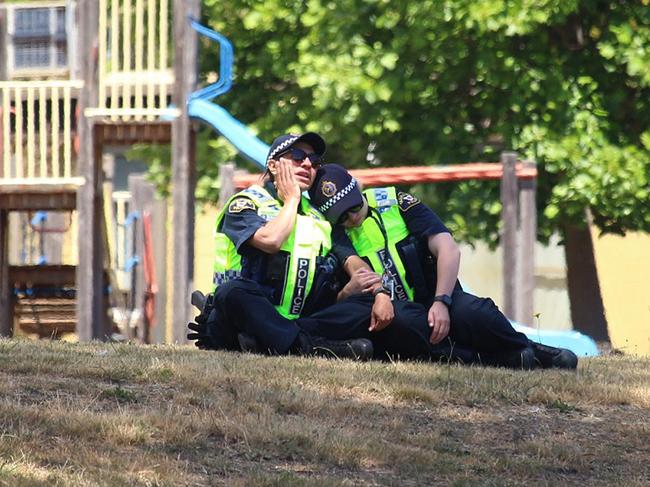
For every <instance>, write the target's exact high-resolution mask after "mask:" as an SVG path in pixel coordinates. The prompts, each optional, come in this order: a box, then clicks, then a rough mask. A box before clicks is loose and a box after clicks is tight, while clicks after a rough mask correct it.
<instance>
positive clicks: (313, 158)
mask: <svg viewBox="0 0 650 487" xmlns="http://www.w3.org/2000/svg"><path fill="white" fill-rule="evenodd" d="M287 154H290V155H291V159H293V160H294V161H295V162H302V161H304V160H305V159H309V162H311V166H312V167H319V166H320V165H321V164H322V163H323V158H322V157H321V156H320V155H318V154H316V153H315V152H312V153H311V154H307V153H306V152H305V151H304V150H302V149H297V148H293V149H290V150H288V151H286V152H283V153H282V154H280V155H279V156H278V157H282V156H286V155H287Z"/></svg>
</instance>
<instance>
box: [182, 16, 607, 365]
mask: <svg viewBox="0 0 650 487" xmlns="http://www.w3.org/2000/svg"><path fill="white" fill-rule="evenodd" d="M190 22H191V24H192V27H194V28H195V29H196V30H197V32H199V34H201V35H204V36H206V37H209V38H210V39H212V40H214V41H217V42H218V43H219V46H220V49H221V56H220V57H221V66H220V69H221V71H220V77H219V81H217V83H214V84H212V85H209V86H206V87H205V88H203V89H201V90H199V91H196V92H194V93H192V94H191V95H190V97H189V100H188V112H189V115H190V117H193V118H196V119H198V120H202V121H203V122H205V123H207V124H208V125H210V126H211V127H212V128H214V129H215V130H216V131H217V132H218V133H220V134H221V135H223V136H224V137H225V138H226V140H228V142H230V143H231V144H232V145H233V146H234V147H235V148H236V149H237V150H238V151H239V152H240V153H241V154H242V155H244V156H246V157H247V158H248V159H250V160H251V161H253V162H256V163H257V164H258V165H259V166H260V167H261V168H262V169H265V168H266V154H268V152H269V146H268V144H265V143H264V142H262V141H261V140H260V139H259V138H257V137H256V136H255V135H253V134H252V133H251V132H250V130H249V129H248V128H247V127H246V126H245V125H244V124H243V123H241V122H240V121H239V120H237V119H236V118H234V117H233V116H232V115H231V114H230V113H229V112H228V111H227V110H226V109H225V108H223V107H221V106H220V105H217V104H216V103H212V102H210V101H209V100H210V99H213V98H216V97H217V96H219V95H221V94H223V93H225V92H227V91H228V90H229V89H230V87H231V85H232V64H233V59H234V54H233V49H232V44H231V43H230V41H229V40H228V39H227V38H225V37H224V36H222V35H221V34H219V33H218V32H215V31H213V30H211V29H208V28H207V27H205V26H202V25H201V24H199V23H198V22H196V21H194V20H190ZM511 323H512V325H513V326H514V328H515V329H516V330H517V331H520V332H522V333H524V334H525V335H526V336H527V337H528V338H529V339H530V340H533V341H535V342H538V343H542V344H544V345H549V346H552V347H561V348H568V349H569V350H571V351H572V352H573V353H575V354H576V355H578V356H579V357H593V356H596V355H598V354H599V352H598V348H597V347H596V342H595V341H594V340H592V339H591V338H590V337H588V336H587V335H583V334H582V333H579V332H577V331H555V330H538V329H536V328H531V327H528V326H524V325H520V324H519V323H515V322H511Z"/></svg>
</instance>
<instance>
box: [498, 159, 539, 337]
mask: <svg viewBox="0 0 650 487" xmlns="http://www.w3.org/2000/svg"><path fill="white" fill-rule="evenodd" d="M501 163H502V165H503V176H502V178H501V204H502V212H501V220H502V222H503V231H502V234H501V248H502V250H503V312H504V313H505V315H506V316H508V317H509V318H511V319H513V320H515V321H517V322H519V323H522V324H526V325H532V324H533V313H534V300H533V299H534V291H535V242H536V241H537V207H536V203H535V198H536V187H537V183H536V179H519V178H518V177H517V154H516V153H515V152H503V153H502V154H501ZM522 166H523V168H524V169H535V163H534V162H530V161H527V162H524V163H522Z"/></svg>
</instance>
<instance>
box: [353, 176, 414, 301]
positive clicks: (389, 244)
mask: <svg viewBox="0 0 650 487" xmlns="http://www.w3.org/2000/svg"><path fill="white" fill-rule="evenodd" d="M363 193H364V195H365V196H366V199H367V200H368V206H369V207H371V208H375V209H376V210H377V213H379V218H380V219H381V222H382V223H383V226H384V229H385V231H386V241H385V240H384V234H383V233H382V231H381V228H380V227H379V225H378V224H377V222H376V221H375V220H374V218H372V217H371V215H370V213H369V214H368V217H367V218H366V219H365V220H364V221H363V223H362V224H361V226H360V227H358V228H349V229H346V233H347V235H348V237H349V238H350V240H351V241H352V245H354V249H355V250H356V251H357V254H359V256H360V257H365V258H366V259H368V261H370V266H371V267H372V268H373V270H374V271H375V272H377V273H379V274H382V273H383V272H384V271H386V272H387V273H389V274H390V275H391V276H392V278H393V279H394V281H395V296H396V297H397V299H399V300H401V301H412V300H413V296H414V292H413V288H411V286H409V284H408V282H407V281H406V269H405V268H404V264H403V263H402V260H401V259H400V256H399V252H398V251H397V247H396V245H397V244H398V243H399V242H401V241H402V240H404V239H405V238H406V237H408V236H409V230H408V228H407V226H406V223H405V222H404V219H403V218H402V214H401V212H400V209H399V205H398V203H397V191H396V190H395V188H393V187H389V188H371V189H367V190H366V191H364V192H363ZM373 213H374V212H373ZM375 216H377V215H376V214H375ZM386 249H388V253H387V252H386Z"/></svg>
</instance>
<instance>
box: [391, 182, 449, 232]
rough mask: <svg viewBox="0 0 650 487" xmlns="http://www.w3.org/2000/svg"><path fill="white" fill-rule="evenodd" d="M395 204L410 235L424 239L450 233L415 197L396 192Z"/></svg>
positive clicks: (431, 211)
mask: <svg viewBox="0 0 650 487" xmlns="http://www.w3.org/2000/svg"><path fill="white" fill-rule="evenodd" d="M397 202H398V204H399V209H400V212H401V214H402V218H404V221H405V222H406V227H407V228H408V229H409V232H411V235H413V236H415V237H417V238H418V239H420V238H421V239H426V238H427V237H430V236H431V235H437V234H439V233H451V232H450V231H449V229H448V228H447V227H446V226H445V224H444V223H442V220H441V219H440V218H439V217H438V215H436V214H435V213H434V212H433V210H431V208H429V207H428V206H426V205H425V204H423V203H422V202H421V201H420V200H419V199H417V198H416V197H415V196H413V195H411V194H409V193H405V192H403V191H398V192H397Z"/></svg>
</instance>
